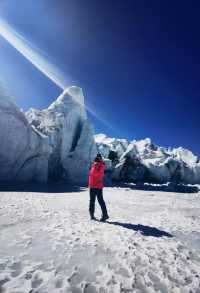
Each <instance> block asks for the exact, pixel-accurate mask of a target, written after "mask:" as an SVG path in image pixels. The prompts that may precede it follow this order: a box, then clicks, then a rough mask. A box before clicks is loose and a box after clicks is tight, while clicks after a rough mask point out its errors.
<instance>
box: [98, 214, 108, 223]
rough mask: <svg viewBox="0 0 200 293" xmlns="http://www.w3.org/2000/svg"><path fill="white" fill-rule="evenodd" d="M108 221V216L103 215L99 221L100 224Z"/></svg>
mask: <svg viewBox="0 0 200 293" xmlns="http://www.w3.org/2000/svg"><path fill="white" fill-rule="evenodd" d="M108 219H109V216H108V215H103V216H102V217H101V219H100V222H105V221H106V220H108Z"/></svg>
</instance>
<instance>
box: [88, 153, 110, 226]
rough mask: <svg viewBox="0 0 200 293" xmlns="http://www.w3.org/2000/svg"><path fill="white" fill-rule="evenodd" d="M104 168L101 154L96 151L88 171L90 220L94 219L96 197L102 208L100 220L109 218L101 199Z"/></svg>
mask: <svg viewBox="0 0 200 293" xmlns="http://www.w3.org/2000/svg"><path fill="white" fill-rule="evenodd" d="M104 170H105V163H104V161H103V159H102V156H101V154H99V153H98V154H97V156H96V158H95V160H94V162H93V164H92V167H91V169H90V172H89V188H90V206H89V212H90V217H91V220H95V217H94V211H95V200H96V197H97V200H98V202H99V205H100V207H101V210H102V217H101V220H100V221H102V222H104V221H106V220H107V219H108V218H109V217H108V212H107V208H106V204H105V201H104V199H103V177H104Z"/></svg>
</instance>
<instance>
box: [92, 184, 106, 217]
mask: <svg viewBox="0 0 200 293" xmlns="http://www.w3.org/2000/svg"><path fill="white" fill-rule="evenodd" d="M96 196H97V200H98V202H99V205H100V207H101V210H102V216H103V217H106V216H107V215H108V213H107V209H106V204H105V201H104V199H103V189H99V188H90V207H89V212H90V216H91V217H93V216H94V211H95V200H96Z"/></svg>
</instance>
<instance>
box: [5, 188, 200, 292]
mask: <svg viewBox="0 0 200 293" xmlns="http://www.w3.org/2000/svg"><path fill="white" fill-rule="evenodd" d="M199 195H200V194H197V193H196V194H190V195H189V194H186V193H185V194H178V193H165V192H157V191H144V190H143V191H142V190H137V191H136V190H132V189H131V188H117V187H115V188H105V189H104V197H105V200H106V203H107V206H108V210H109V215H110V219H109V221H108V222H107V223H100V222H98V221H90V220H89V214H88V190H87V189H85V190H84V189H80V190H79V191H77V192H73V191H72V192H70V191H68V192H65V193H56V192H55V193H45V192H35V193H33V192H26V191H23V192H0V203H1V204H0V229H1V234H0V292H4V293H11V292H12V293H19V292H20V293H36V292H37V293H47V292H48V293H56V292H60V293H63V292H67V293H68V292H69V293H70V292H73V293H75V292H84V293H96V292H100V293H118V292H137V293H141V292H145V293H146V292H149V293H154V292H161V293H177V292H179V293H182V292H183V293H189V292H194V293H199V292H200V257H199V255H200V232H199V226H200V216H199V215H200V214H199V212H200V200H199V199H200V197H199ZM96 216H97V217H100V216H101V215H100V211H99V208H98V207H97V210H96Z"/></svg>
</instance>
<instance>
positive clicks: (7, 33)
mask: <svg viewBox="0 0 200 293" xmlns="http://www.w3.org/2000/svg"><path fill="white" fill-rule="evenodd" d="M0 35H1V36H2V37H3V38H4V39H5V40H6V41H7V42H8V43H10V44H11V45H12V46H13V47H14V48H15V49H16V50H17V51H18V52H20V53H21V54H22V55H23V56H24V57H25V58H26V59H27V60H29V61H30V62H31V63H32V64H33V65H34V66H35V67H36V68H37V69H38V70H40V71H41V72H42V73H43V74H44V75H46V76H47V77H48V78H49V79H50V80H52V81H53V82H54V83H55V84H56V85H57V86H58V87H60V88H61V89H65V88H66V87H67V86H69V85H70V79H69V77H66V74H64V73H63V72H61V71H60V70H59V69H58V68H57V67H56V66H55V65H54V64H52V63H51V62H49V61H48V60H47V58H45V56H44V53H42V52H41V50H39V49H38V48H36V47H35V46H33V45H32V44H30V42H28V41H27V40H25V38H24V37H23V36H22V35H21V34H20V33H18V32H16V31H15V30H14V29H13V28H12V27H11V26H10V25H8V24H7V23H6V22H5V21H4V20H3V19H0Z"/></svg>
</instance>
